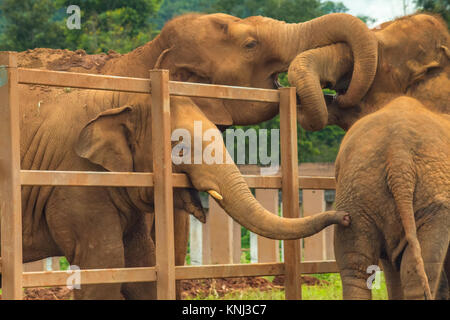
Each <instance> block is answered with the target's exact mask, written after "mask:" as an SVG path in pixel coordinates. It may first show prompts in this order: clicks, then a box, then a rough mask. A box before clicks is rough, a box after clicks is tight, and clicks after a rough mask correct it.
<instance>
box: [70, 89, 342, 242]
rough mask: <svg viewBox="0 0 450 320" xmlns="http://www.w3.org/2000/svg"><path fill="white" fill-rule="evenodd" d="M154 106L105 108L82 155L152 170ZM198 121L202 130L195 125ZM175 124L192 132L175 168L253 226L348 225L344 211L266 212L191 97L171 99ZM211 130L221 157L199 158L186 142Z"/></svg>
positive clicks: (296, 234) (134, 196) (138, 201)
mask: <svg viewBox="0 0 450 320" xmlns="http://www.w3.org/2000/svg"><path fill="white" fill-rule="evenodd" d="M150 110H151V108H149V107H148V106H147V105H145V104H142V105H140V104H136V105H129V106H124V107H121V108H116V109H110V110H108V111H104V112H102V113H100V114H99V115H98V116H97V117H96V118H95V119H93V120H92V121H90V122H89V123H88V124H87V125H86V126H85V127H84V128H83V129H82V131H81V133H80V136H79V140H78V142H77V144H76V147H75V150H76V152H77V154H78V155H79V156H81V157H83V158H86V159H88V160H89V161H91V162H92V163H94V164H97V165H100V166H102V167H103V168H104V169H106V170H108V171H135V172H152V159H153V156H152V149H151V143H152V142H151V141H152V140H151V139H152V130H151V111H150ZM199 123H201V131H200V133H199V132H198V131H196V130H195V125H196V124H197V125H198V124H199ZM171 126H172V130H175V129H180V130H184V131H185V132H187V133H188V134H189V138H187V139H186V140H184V141H181V142H180V143H181V144H180V143H177V142H178V141H174V145H176V146H178V148H173V150H175V151H173V152H172V158H173V159H174V155H175V156H181V157H183V158H186V159H188V160H187V161H184V162H176V164H175V165H174V171H175V172H184V173H186V174H187V175H188V176H189V178H190V180H191V182H192V184H193V186H194V187H195V188H196V189H197V190H199V191H206V192H209V193H210V194H211V195H212V196H213V197H214V198H215V199H216V201H217V202H218V203H219V204H220V205H221V206H222V207H223V209H224V210H225V211H226V212H227V213H228V214H229V215H230V216H231V217H232V218H233V219H235V220H236V221H237V222H239V223H240V224H242V225H243V226H244V227H246V228H248V229H249V230H251V231H253V232H255V233H258V234H260V235H263V236H265V237H269V238H275V239H297V238H302V237H307V236H310V235H312V234H314V233H316V232H318V231H320V230H322V229H323V228H325V227H326V226H328V225H330V224H333V223H340V224H343V225H348V223H349V217H348V216H347V214H346V213H344V212H335V211H329V212H324V213H321V214H317V215H314V216H311V217H307V218H296V219H287V218H281V217H279V216H278V215H275V214H272V213H270V212H268V211H266V210H265V209H264V208H263V207H262V206H261V205H260V204H259V203H258V202H257V201H256V199H255V198H254V197H253V195H252V193H251V192H250V190H249V188H248V186H247V184H246V182H245V180H244V179H243V177H242V176H241V174H240V172H239V170H238V169H237V167H236V165H235V164H234V163H233V162H232V160H230V156H229V155H228V153H227V151H226V148H225V145H224V142H223V140H222V136H221V134H220V131H219V130H218V129H217V127H216V126H215V125H214V124H213V123H212V122H211V121H210V120H208V118H207V117H206V116H205V115H204V114H203V112H202V111H201V110H200V109H199V108H198V106H197V105H196V104H194V103H193V102H192V100H191V99H189V98H182V97H174V98H172V99H171ZM211 130H212V131H213V133H214V131H215V132H216V133H217V134H216V135H214V134H213V136H214V137H215V139H216V140H215V143H216V146H217V148H215V149H214V152H213V153H214V158H215V159H216V160H215V161H214V162H212V163H211V162H208V161H201V162H200V163H198V161H194V160H195V159H194V158H193V157H194V156H195V152H193V151H192V150H191V149H190V148H185V146H188V145H190V146H194V139H196V138H198V137H196V135H198V134H201V135H203V134H205V132H206V131H209V132H210V134H211ZM173 132H175V131H173ZM200 139H202V137H200ZM201 141H203V142H202V150H206V147H207V144H208V143H207V142H205V141H204V139H202V140H201ZM183 144H184V145H183ZM174 152H175V153H174ZM202 154H203V153H202ZM217 159H218V160H217ZM230 161H231V162H230ZM126 190H127V192H128V194H129V195H130V197H129V198H130V199H131V200H130V201H132V202H133V203H134V205H135V207H137V208H139V207H144V208H148V207H149V206H151V205H152V204H153V189H152V188H128V189H126Z"/></svg>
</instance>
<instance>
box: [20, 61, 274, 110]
mask: <svg viewBox="0 0 450 320" xmlns="http://www.w3.org/2000/svg"><path fill="white" fill-rule="evenodd" d="M18 78H19V81H18V83H20V84H34V85H45V86H52V87H70V88H80V89H92V90H109V91H123V92H130V93H146V94H150V93H151V84H150V80H149V79H141V78H129V77H118V76H106V75H97V74H87V73H86V74H84V73H75V72H63V71H48V70H36V69H26V68H18ZM169 90H170V94H171V95H174V96H188V97H203V98H214V99H228V100H247V101H257V102H279V101H280V94H279V92H278V90H274V89H258V88H246V87H235V86H223V85H210V84H203V83H187V82H179V81H169Z"/></svg>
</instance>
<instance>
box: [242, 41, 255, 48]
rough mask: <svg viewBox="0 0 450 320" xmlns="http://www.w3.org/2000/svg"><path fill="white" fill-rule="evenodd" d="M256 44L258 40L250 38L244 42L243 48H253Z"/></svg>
mask: <svg viewBox="0 0 450 320" xmlns="http://www.w3.org/2000/svg"><path fill="white" fill-rule="evenodd" d="M257 44H258V41H256V40H251V41H248V42H246V43H245V45H244V48H245V49H253V48H255V47H256V45H257Z"/></svg>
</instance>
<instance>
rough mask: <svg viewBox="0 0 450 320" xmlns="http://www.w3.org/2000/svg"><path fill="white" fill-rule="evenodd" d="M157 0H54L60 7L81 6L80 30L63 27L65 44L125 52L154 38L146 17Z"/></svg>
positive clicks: (96, 49)
mask: <svg viewBox="0 0 450 320" xmlns="http://www.w3.org/2000/svg"><path fill="white" fill-rule="evenodd" d="M161 1H162V0H132V1H126V0H122V1H121V0H113V1H101V0H88V1H83V0H58V3H59V4H60V6H62V7H67V6H69V5H78V6H79V7H80V9H81V19H82V21H81V29H79V30H76V29H73V30H70V29H68V28H65V29H64V35H65V37H66V43H65V44H66V47H67V48H69V49H71V50H75V49H78V48H82V49H85V50H86V52H88V53H100V52H107V51H109V50H115V51H117V52H120V53H125V52H129V51H131V50H133V49H134V48H136V47H138V46H140V45H142V44H144V43H146V42H148V41H150V40H151V39H152V38H153V37H154V35H155V32H154V30H153V28H152V24H151V23H150V21H151V20H150V19H149V18H150V17H151V16H152V15H154V14H155V13H156V12H157V11H158V9H159V6H160V4H161Z"/></svg>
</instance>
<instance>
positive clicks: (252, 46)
mask: <svg viewBox="0 0 450 320" xmlns="http://www.w3.org/2000/svg"><path fill="white" fill-rule="evenodd" d="M338 42H344V43H347V44H348V45H349V46H350V48H351V51H352V54H353V56H354V57H355V59H354V72H353V77H352V81H351V84H350V86H349V88H348V90H347V92H346V94H345V95H342V96H341V97H340V98H339V99H340V103H341V106H348V105H352V104H353V103H354V102H355V101H358V100H359V99H360V98H361V97H362V96H363V95H364V94H365V93H366V91H367V89H368V88H369V86H370V84H371V82H372V80H373V76H374V74H375V70H376V66H377V42H376V39H375V37H374V35H373V34H372V33H370V31H369V29H368V28H367V27H366V25H365V24H364V23H363V22H362V21H360V20H359V19H358V18H355V17H353V16H351V15H348V14H341V13H339V14H329V15H325V16H322V17H320V18H317V19H314V20H311V21H308V22H305V23H298V24H288V23H285V22H282V21H277V20H274V19H270V18H264V17H249V18H246V19H239V18H236V17H233V16H230V15H226V14H209V15H205V14H187V15H182V16H179V17H176V18H174V19H173V20H171V21H169V22H168V23H166V25H165V26H164V27H163V29H162V30H161V33H160V34H159V36H158V37H157V38H155V39H154V40H153V41H152V42H150V43H148V44H147V45H145V46H143V47H141V48H138V49H136V50H135V51H133V52H131V53H130V54H128V55H125V56H124V57H121V58H119V59H121V60H122V62H123V63H122V64H119V63H117V61H115V59H112V60H111V61H109V62H108V63H107V65H106V66H105V68H104V70H103V71H102V72H103V73H107V74H117V75H124V76H134V77H136V76H138V77H145V78H148V70H149V69H167V70H170V78H171V80H176V81H189V82H202V83H209V84H222V85H233V86H244V87H249V86H250V87H257V88H266V89H277V88H279V86H280V85H279V83H278V74H279V73H281V72H285V71H287V70H288V67H289V65H290V64H291V61H292V60H293V59H294V58H295V57H296V56H297V55H298V54H299V53H301V52H304V51H307V50H309V49H313V48H317V47H322V46H326V45H329V44H333V43H338ZM122 58H123V59H122ZM117 60H118V59H117ZM308 81H309V82H311V81H310V80H308ZM321 96H322V91H321V90H315V91H314V92H309V93H308V94H307V95H306V94H305V95H303V96H301V97H300V99H301V101H302V107H303V108H304V109H305V110H308V112H307V113H308V114H309V116H308V117H309V120H308V122H309V123H311V126H312V127H313V128H315V129H316V128H321V127H323V126H324V125H325V123H326V122H325V121H323V116H322V115H323V114H324V110H322V109H323V106H318V105H316V104H315V103H316V101H317V100H318V97H321ZM194 101H195V103H196V104H197V105H199V106H200V108H201V109H202V111H203V112H204V113H205V114H206V116H207V117H208V118H209V119H210V120H211V121H212V122H214V123H215V124H217V125H232V124H234V125H246V124H255V123H259V122H261V121H265V120H269V119H271V118H272V117H274V116H275V115H276V114H277V113H278V105H277V104H274V103H256V102H255V103H253V102H248V101H221V100H215V99H205V98H196V99H195V100H194ZM325 112H326V110H325Z"/></svg>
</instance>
